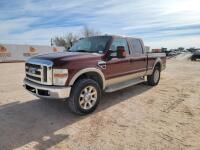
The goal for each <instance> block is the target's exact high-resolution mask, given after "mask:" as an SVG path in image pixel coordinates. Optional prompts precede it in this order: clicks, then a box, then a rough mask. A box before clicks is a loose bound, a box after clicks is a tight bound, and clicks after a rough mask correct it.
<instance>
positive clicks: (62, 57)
mask: <svg viewBox="0 0 200 150" xmlns="http://www.w3.org/2000/svg"><path fill="white" fill-rule="evenodd" d="M101 57H102V54H97V53H85V52H84V53H83V52H57V53H49V54H43V55H37V56H35V57H32V59H41V60H50V61H52V62H53V64H54V66H57V65H58V66H60V65H63V64H66V63H67V62H73V61H76V62H77V60H78V61H79V62H80V63H81V62H82V61H84V60H90V61H91V60H97V59H98V60H99V59H101Z"/></svg>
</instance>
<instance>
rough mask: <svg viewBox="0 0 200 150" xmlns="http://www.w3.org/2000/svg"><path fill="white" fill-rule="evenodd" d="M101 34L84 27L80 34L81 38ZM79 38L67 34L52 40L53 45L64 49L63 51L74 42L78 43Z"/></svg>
mask: <svg viewBox="0 0 200 150" xmlns="http://www.w3.org/2000/svg"><path fill="white" fill-rule="evenodd" d="M100 34H101V33H100V32H98V31H95V30H94V29H91V28H88V27H87V26H85V27H84V28H83V30H82V32H81V36H82V38H85V37H90V36H96V35H100ZM80 38H81V37H80V36H77V35H75V34H73V33H68V34H66V35H65V36H63V37H55V38H53V39H52V43H53V45H56V46H62V47H65V49H66V50H67V49H69V48H70V47H71V46H72V45H73V43H74V42H76V41H78V40H79V39H80Z"/></svg>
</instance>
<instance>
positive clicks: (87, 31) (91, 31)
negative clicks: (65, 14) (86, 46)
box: [82, 26, 101, 37]
mask: <svg viewBox="0 0 200 150" xmlns="http://www.w3.org/2000/svg"><path fill="white" fill-rule="evenodd" d="M82 35H83V37H90V36H97V35H101V33H100V32H99V31H95V30H94V29H91V28H88V27H87V26H85V27H84V28H83V31H82Z"/></svg>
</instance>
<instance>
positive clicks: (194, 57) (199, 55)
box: [191, 51, 200, 61]
mask: <svg viewBox="0 0 200 150" xmlns="http://www.w3.org/2000/svg"><path fill="white" fill-rule="evenodd" d="M199 59H200V51H196V52H195V53H193V55H192V56H191V60H192V61H196V60H199Z"/></svg>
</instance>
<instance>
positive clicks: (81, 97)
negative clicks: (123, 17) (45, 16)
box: [24, 36, 166, 114]
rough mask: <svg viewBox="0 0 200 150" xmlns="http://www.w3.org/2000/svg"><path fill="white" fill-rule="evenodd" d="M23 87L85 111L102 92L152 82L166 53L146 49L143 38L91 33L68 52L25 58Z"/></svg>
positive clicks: (88, 110)
mask: <svg viewBox="0 0 200 150" xmlns="http://www.w3.org/2000/svg"><path fill="white" fill-rule="evenodd" d="M25 67H26V77H25V79H24V87H25V88H26V89H27V90H28V91H29V92H31V93H32V94H34V95H36V96H38V97H39V98H53V99H66V100H67V102H68V106H69V108H70V110H72V111H73V112H74V113H77V114H88V113H91V112H92V111H94V110H95V109H96V107H97V105H98V104H99V101H100V99H101V94H102V93H103V92H114V91H117V90H120V89H123V88H126V87H129V86H132V85H135V84H138V83H141V82H144V81H145V76H147V83H148V84H149V85H151V86H155V85H157V84H158V83H159V80H160V73H161V71H162V70H163V69H165V67H166V55H165V53H146V51H145V47H144V44H143V41H142V40H141V39H138V38H131V37H121V36H94V37H89V38H84V39H81V40H79V41H78V42H77V43H75V44H74V45H73V46H72V47H71V48H70V49H69V52H62V53H54V54H52V53H51V54H46V55H39V56H35V57H33V58H31V59H29V60H28V61H27V62H26V65H25Z"/></svg>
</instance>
